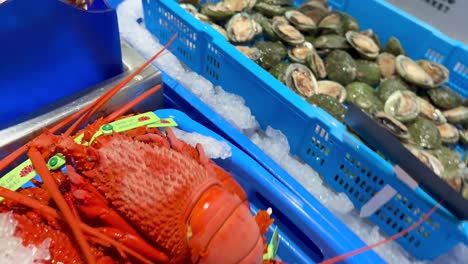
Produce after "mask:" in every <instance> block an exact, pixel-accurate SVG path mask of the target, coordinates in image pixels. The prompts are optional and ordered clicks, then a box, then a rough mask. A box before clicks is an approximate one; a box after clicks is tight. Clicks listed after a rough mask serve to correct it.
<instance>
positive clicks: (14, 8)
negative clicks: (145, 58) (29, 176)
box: [0, 0, 123, 128]
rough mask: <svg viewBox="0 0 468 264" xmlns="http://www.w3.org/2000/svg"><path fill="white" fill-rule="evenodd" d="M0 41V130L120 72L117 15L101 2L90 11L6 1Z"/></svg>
mask: <svg viewBox="0 0 468 264" xmlns="http://www.w3.org/2000/svg"><path fill="white" fill-rule="evenodd" d="M0 43H1V44H0V58H1V60H2V63H0V76H1V78H0V100H1V102H2V104H1V105H0V128H4V127H7V126H8V125H11V123H17V121H18V119H19V118H23V117H24V116H25V115H27V114H30V113H31V112H34V111H35V110H38V109H40V108H41V107H43V106H45V105H48V104H50V103H52V102H55V101H57V100H59V99H61V98H63V97H66V96H68V95H71V94H73V93H76V92H78V91H80V90H83V89H85V88H88V87H90V86H91V85H94V84H96V83H99V82H101V81H104V80H106V79H109V78H111V77H113V76H115V75H117V74H119V73H121V72H122V71H123V67H122V55H121V51H120V38H119V29H118V24H117V14H116V12H115V10H113V9H112V8H110V7H109V6H108V5H107V3H106V2H105V1H104V0H95V1H94V4H93V5H92V8H91V9H90V10H89V11H84V10H81V9H78V8H75V7H73V6H70V5H68V4H65V3H64V2H62V1H58V0H42V1H37V0H8V1H6V2H5V3H3V4H1V5H0ZM83 77H85V78H83ZM51 91H53V92H51ZM24 118H26V117H24Z"/></svg>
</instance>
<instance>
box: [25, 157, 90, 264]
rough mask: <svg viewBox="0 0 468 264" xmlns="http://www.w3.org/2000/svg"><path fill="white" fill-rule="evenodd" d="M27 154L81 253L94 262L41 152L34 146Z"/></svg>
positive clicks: (81, 232)
mask: <svg viewBox="0 0 468 264" xmlns="http://www.w3.org/2000/svg"><path fill="white" fill-rule="evenodd" d="M28 156H29V158H30V159H31V161H32V163H33V165H34V168H35V169H36V171H37V172H38V174H39V175H40V176H41V178H42V181H43V182H44V184H45V186H46V187H47V190H48V191H49V192H50V195H51V196H52V199H54V201H55V202H56V203H57V206H58V207H59V209H60V211H61V212H62V213H63V215H64V217H65V219H66V222H67V224H68V225H69V226H70V229H71V231H72V233H73V235H74V236H75V238H76V240H77V242H78V245H79V246H80V248H81V250H82V251H83V254H84V256H85V258H86V260H87V261H88V263H96V261H95V259H94V256H93V254H92V253H91V249H90V247H89V244H88V242H87V241H86V239H85V236H84V234H83V231H82V230H81V229H80V228H79V224H78V223H79V222H78V221H77V220H76V218H74V216H73V213H72V212H71V210H70V208H69V207H68V205H67V203H66V202H65V199H64V198H63V196H62V195H61V193H60V191H59V189H58V186H57V184H56V183H55V181H54V179H53V178H52V176H51V175H50V171H49V168H48V167H47V164H46V162H45V161H44V159H43V157H42V156H41V153H40V152H39V151H38V150H37V149H36V148H31V149H30V150H29V152H28Z"/></svg>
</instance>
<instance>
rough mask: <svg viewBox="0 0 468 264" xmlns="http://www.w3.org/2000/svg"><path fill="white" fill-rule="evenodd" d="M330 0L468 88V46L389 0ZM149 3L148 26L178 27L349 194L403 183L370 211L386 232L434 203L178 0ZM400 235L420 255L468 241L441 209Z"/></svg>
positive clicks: (215, 75)
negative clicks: (186, 10) (436, 64)
mask: <svg viewBox="0 0 468 264" xmlns="http://www.w3.org/2000/svg"><path fill="white" fill-rule="evenodd" d="M301 2H302V1H295V3H296V4H300V3H301ZM329 2H330V4H331V6H332V8H333V9H337V10H342V11H345V12H348V13H350V14H351V15H353V16H354V17H356V19H357V20H358V22H359V23H360V25H361V27H362V28H372V29H373V30H374V31H375V32H376V33H377V34H378V35H379V37H380V39H381V40H382V42H383V43H386V41H387V40H388V38H389V37H390V36H392V35H393V36H396V37H397V38H399V39H400V40H401V42H402V43H403V46H404V48H405V50H406V51H407V53H408V55H409V56H410V57H413V58H428V59H431V60H434V61H437V62H440V63H442V64H444V65H445V66H446V67H447V68H448V69H449V70H450V81H449V85H450V86H451V87H453V88H454V89H455V90H457V91H458V92H460V93H461V94H462V95H463V96H467V95H468V90H467V89H466V87H467V85H468V68H467V67H468V48H467V47H466V46H465V45H463V44H461V43H460V42H457V41H455V40H452V39H450V38H448V37H446V36H445V35H443V34H442V33H441V32H440V31H438V30H437V29H435V28H433V27H431V26H429V25H427V24H426V23H424V22H422V21H420V20H418V19H416V18H415V17H413V16H411V15H409V14H408V13H405V12H403V11H401V10H400V9H397V8H395V7H394V6H392V5H390V4H388V3H386V2H385V1H380V0H366V1H329ZM143 8H144V21H145V24H146V27H147V28H148V30H149V31H151V32H152V33H153V34H154V35H155V36H156V37H157V38H158V39H159V40H160V41H161V42H162V43H165V42H167V41H168V40H169V39H170V37H171V36H173V34H174V33H176V32H177V33H178V38H177V40H176V41H175V42H174V43H173V44H172V47H173V48H174V53H175V54H176V56H177V57H178V58H179V59H180V60H181V61H182V62H184V63H185V64H186V65H187V66H188V67H190V68H191V69H192V70H194V71H195V72H197V73H199V74H201V75H203V76H204V77H205V78H207V79H208V80H210V81H211V82H213V84H214V85H220V86H222V87H223V88H224V89H225V90H226V91H228V92H231V93H234V94H237V95H240V96H242V97H243V98H244V99H245V102H246V105H247V106H248V107H249V108H250V109H251V110H252V113H253V114H254V115H255V117H256V119H257V120H258V121H259V123H260V125H261V127H262V128H266V126H268V125H269V126H272V127H273V128H276V129H280V130H281V131H282V132H283V133H284V134H285V135H286V136H287V138H288V140H289V144H290V145H291V152H292V153H293V154H295V155H297V156H299V157H300V158H301V159H302V160H304V161H305V162H307V163H308V164H309V165H311V166H312V167H313V168H314V169H315V170H317V172H319V173H320V174H321V175H322V176H323V177H324V180H325V181H326V182H327V183H328V184H329V186H331V187H332V188H333V189H334V190H336V191H337V192H344V193H345V194H346V195H348V197H349V198H350V199H351V201H352V202H353V204H354V206H355V207H356V208H358V209H359V208H361V207H362V206H363V205H364V204H365V203H366V202H367V201H369V199H370V198H372V197H373V195H375V194H376V193H377V192H378V191H380V190H381V189H382V188H383V187H384V186H385V185H390V186H391V187H393V188H394V189H395V190H397V195H395V196H394V198H393V199H391V200H390V201H389V202H387V203H386V204H385V205H384V206H383V207H382V208H381V209H380V210H378V211H376V212H375V213H374V214H373V215H372V216H370V217H369V219H370V220H371V221H372V222H374V223H375V224H376V225H378V226H379V227H380V228H381V229H382V230H383V231H384V232H385V233H387V234H388V235H393V234H395V233H397V232H399V231H401V230H403V229H405V228H407V227H409V226H411V225H412V224H413V223H415V222H416V221H418V220H419V219H420V218H421V217H422V216H423V214H424V212H427V211H429V210H430V209H431V208H432V207H433V206H434V205H435V203H436V202H435V201H434V199H432V198H431V197H430V196H429V195H427V194H426V193H425V192H424V191H423V190H421V189H420V188H418V189H416V191H413V190H412V189H410V188H409V187H408V186H407V185H406V184H404V183H403V182H402V181H400V180H399V179H398V178H397V177H396V175H395V172H394V170H393V167H392V165H391V164H390V163H388V162H387V161H385V160H384V159H383V158H381V157H380V156H378V155H377V154H376V153H375V152H373V151H372V150H370V149H369V148H368V147H367V146H365V145H363V144H362V143H361V142H360V141H358V140H356V139H355V138H354V137H353V136H351V135H350V134H349V133H348V132H347V131H346V128H345V126H344V125H343V124H341V123H340V122H338V121H337V120H335V119H333V118H331V117H330V116H329V115H328V114H327V113H325V112H324V111H323V110H321V109H319V108H316V107H313V106H311V105H309V104H308V103H306V102H305V101H304V100H302V99H301V98H300V97H299V96H298V95H296V94H295V93H294V92H292V91H291V90H289V89H288V88H287V87H286V86H284V85H283V84H281V83H280V82H279V81H278V80H276V79H275V78H274V77H273V76H271V75H270V74H269V73H268V72H267V71H265V70H263V69H262V68H261V67H260V66H258V65H257V64H256V63H255V62H253V61H251V60H249V59H248V58H247V57H245V56H243V55H242V54H241V53H240V52H239V51H238V50H237V49H236V48H234V46H232V45H231V44H230V43H228V42H227V41H226V40H225V39H224V38H223V37H222V36H221V35H220V34H219V33H218V32H217V31H215V30H214V29H212V28H211V27H210V26H209V25H206V24H203V23H202V22H200V21H198V20H197V19H195V18H194V17H192V16H191V15H190V14H188V13H187V12H185V11H184V10H183V9H182V8H181V7H180V6H179V5H178V3H177V2H176V1H174V0H143ZM369 10H372V12H369ZM382 17H384V18H385V19H384V20H382ZM234 140H235V139H234ZM249 146H250V145H249ZM241 147H242V148H243V149H244V150H245V151H246V152H248V153H249V154H250V155H252V156H253V157H255V158H256V159H257V160H258V161H259V162H261V163H262V164H263V165H264V166H265V167H266V168H269V169H270V170H271V171H272V173H275V175H277V177H278V178H279V179H282V178H283V177H286V176H285V175H286V173H285V172H284V171H283V170H279V171H274V170H273V169H272V168H274V167H278V166H277V165H274V162H273V161H272V160H271V159H269V158H268V157H266V155H264V154H262V152H261V151H260V150H258V148H247V147H243V146H241ZM272 164H273V165H272ZM396 241H397V242H398V243H399V244H400V245H401V246H402V247H403V248H405V249H406V250H407V251H408V252H409V253H411V254H412V255H413V256H414V257H416V258H418V259H434V258H435V257H437V256H440V255H442V254H444V253H446V252H447V251H448V250H450V249H451V248H453V247H454V246H455V245H457V244H458V243H460V242H463V243H465V244H468V228H467V226H466V225H465V224H464V222H463V221H460V220H458V219H457V218H456V217H455V216H454V215H452V214H451V213H450V212H448V211H447V210H445V209H444V208H441V209H439V210H438V211H437V212H436V213H434V214H433V215H432V216H431V217H430V218H429V219H428V220H427V221H426V222H424V223H423V224H422V225H421V226H420V227H419V228H417V229H415V230H413V231H411V232H410V233H408V234H407V235H405V236H404V237H401V238H399V239H397V240H396Z"/></svg>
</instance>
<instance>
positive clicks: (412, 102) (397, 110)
mask: <svg viewBox="0 0 468 264" xmlns="http://www.w3.org/2000/svg"><path fill="white" fill-rule="evenodd" d="M384 111H385V113H387V114H389V115H391V116H393V117H394V118H396V119H397V120H399V121H401V122H409V121H412V120H414V119H416V117H417V116H418V115H419V112H420V111H421V107H420V103H419V100H418V97H417V95H416V94H415V93H413V92H411V91H395V92H394V93H392V95H390V97H388V99H387V101H386V102H385V106H384Z"/></svg>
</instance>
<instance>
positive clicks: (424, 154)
mask: <svg viewBox="0 0 468 264" xmlns="http://www.w3.org/2000/svg"><path fill="white" fill-rule="evenodd" d="M404 146H405V147H406V148H407V149H408V150H409V151H410V152H411V153H412V154H413V155H414V156H416V158H418V159H419V160H420V161H421V162H422V163H424V164H425V165H426V166H427V167H429V169H431V170H432V171H433V172H434V173H435V174H436V175H438V176H442V174H443V173H444V166H443V165H442V163H441V162H440V160H439V159H437V158H436V157H435V156H434V155H432V154H431V153H429V152H428V151H425V150H423V149H421V148H418V147H416V146H411V145H407V144H405V145H404Z"/></svg>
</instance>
